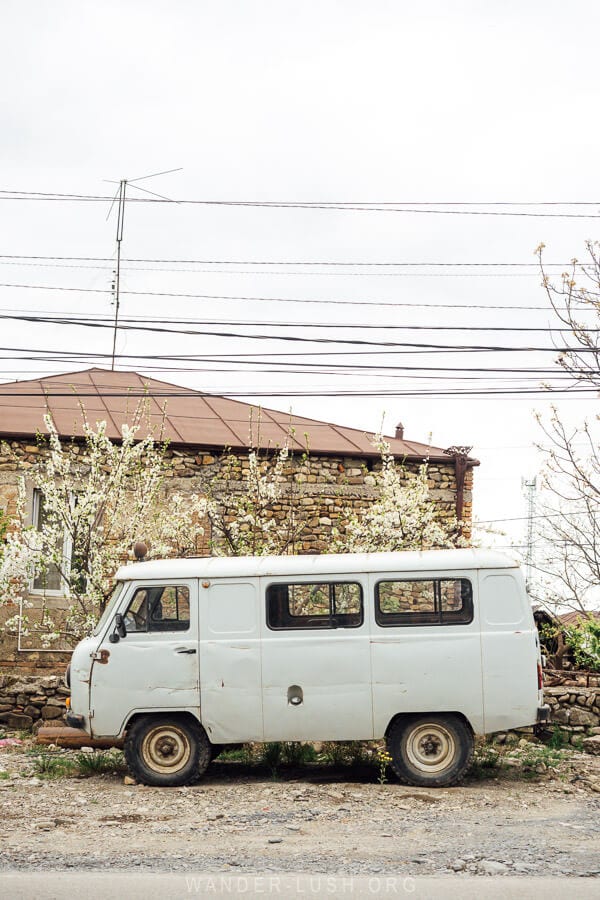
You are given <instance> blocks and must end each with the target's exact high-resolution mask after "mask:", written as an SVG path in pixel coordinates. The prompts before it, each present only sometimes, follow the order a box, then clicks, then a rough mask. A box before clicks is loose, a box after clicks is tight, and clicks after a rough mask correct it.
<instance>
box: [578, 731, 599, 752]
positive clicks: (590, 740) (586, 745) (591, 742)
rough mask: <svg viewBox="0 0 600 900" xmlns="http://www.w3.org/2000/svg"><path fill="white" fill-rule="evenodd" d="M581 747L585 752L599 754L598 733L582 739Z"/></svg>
mask: <svg viewBox="0 0 600 900" xmlns="http://www.w3.org/2000/svg"><path fill="white" fill-rule="evenodd" d="M582 746H583V749H584V750H585V752H586V753H592V754H593V755H594V756H600V734H595V735H593V736H592V737H587V738H584V739H583V742H582Z"/></svg>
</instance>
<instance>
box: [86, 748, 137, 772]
mask: <svg viewBox="0 0 600 900" xmlns="http://www.w3.org/2000/svg"><path fill="white" fill-rule="evenodd" d="M75 764H76V766H77V768H78V770H79V774H80V775H104V774H105V773H115V774H118V773H120V772H125V771H127V767H126V765H125V760H124V758H123V754H122V753H121V751H120V750H109V751H108V752H100V753H98V752H94V753H78V754H77V756H76V757H75Z"/></svg>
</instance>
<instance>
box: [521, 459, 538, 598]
mask: <svg viewBox="0 0 600 900" xmlns="http://www.w3.org/2000/svg"><path fill="white" fill-rule="evenodd" d="M521 488H522V489H523V494H524V496H525V499H526V500H527V543H526V546H525V583H526V585H527V587H529V586H530V584H531V572H532V569H533V563H534V555H535V554H534V547H533V532H534V524H533V523H534V518H535V495H536V490H537V478H536V477H534V478H530V479H529V480H527V479H526V478H522V479H521Z"/></svg>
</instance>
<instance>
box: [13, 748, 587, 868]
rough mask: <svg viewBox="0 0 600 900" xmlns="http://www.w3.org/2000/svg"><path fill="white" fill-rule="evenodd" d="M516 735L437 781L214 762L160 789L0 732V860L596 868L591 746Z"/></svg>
mask: <svg viewBox="0 0 600 900" xmlns="http://www.w3.org/2000/svg"><path fill="white" fill-rule="evenodd" d="M2 743H4V744H5V746H1V744H2ZM522 743H523V746H522V747H516V748H514V749H513V750H512V751H511V752H510V753H509V754H507V755H506V756H501V757H500V758H497V757H496V755H495V751H493V752H490V751H489V749H486V750H484V751H482V752H481V753H480V754H479V761H478V762H477V763H476V765H475V767H474V769H473V771H472V772H471V773H470V775H469V776H468V777H467V779H466V780H465V782H464V783H463V784H462V785H461V786H460V787H455V788H448V789H439V790H429V789H423V788H412V787H405V786H402V785H400V784H398V783H397V782H396V781H395V779H394V778H393V776H391V775H390V776H389V778H390V780H389V782H387V783H384V784H380V783H378V781H377V779H378V771H377V769H376V768H374V767H373V766H371V767H364V766H363V767H362V768H361V767H356V766H354V767H353V766H338V767H337V768H336V767H332V766H325V765H322V764H318V763H317V764H310V765H305V766H303V767H299V768H298V767H297V768H295V769H294V768H289V767H288V768H285V767H284V768H280V769H279V770H278V771H277V773H276V774H275V775H273V774H270V773H269V772H268V770H267V769H265V768H264V767H263V768H260V767H250V766H248V765H247V764H244V763H241V762H235V761H219V760H217V761H215V762H214V763H213V764H212V765H211V766H210V767H209V770H208V773H207V774H206V776H205V777H204V778H203V780H202V781H201V782H200V783H199V784H197V785H195V786H193V787H185V788H171V789H164V788H163V789H161V788H149V787H144V786H141V785H136V784H128V783H125V778H126V776H125V775H124V772H123V770H121V769H119V756H118V754H113V756H112V757H109V760H108V763H109V765H108V767H109V769H111V770H110V771H107V772H105V773H103V774H86V775H82V774H75V773H74V771H71V772H70V773H67V774H65V772H64V771H62V767H63V765H66V764H69V765H70V766H71V767H73V766H76V765H77V760H78V759H79V760H81V757H80V756H78V754H77V753H75V752H74V751H64V750H50V751H48V750H42V749H41V748H35V747H33V746H32V744H31V742H30V741H25V742H21V743H14V744H9V745H6V742H5V741H4V742H0V810H1V816H0V869H2V870H4V871H7V870H11V869H13V870H14V869H19V870H23V869H27V870H49V869H58V870H61V869H62V870H64V869H76V870H92V869H93V870H102V869H112V870H115V869H116V870H119V869H123V870H132V869H133V870H135V871H163V872H165V871H166V872H170V871H180V872H182V871H188V870H190V871H194V872H203V871H204V872H235V873H241V872H260V873H263V874H264V873H268V872H270V871H274V872H275V871H276V872H314V873H325V874H346V875H364V874H398V873H404V874H407V875H409V874H410V875H423V876H425V875H440V874H445V875H450V876H452V877H456V878H460V877H464V876H465V875H466V876H469V875H498V876H502V875H523V876H532V875H534V876H541V875H546V876H548V875H550V876H566V875H571V876H573V875H576V876H583V877H593V876H599V875H600V816H599V808H600V757H594V756H589V755H586V754H583V753H578V752H573V751H571V750H567V751H561V752H560V753H558V751H557V753H555V754H552V753H549V752H548V750H547V748H545V747H535V746H534V745H532V744H527V743H526V742H522ZM502 752H504V751H502ZM98 753H99V752H98V751H95V752H93V753H89V754H87V755H88V758H90V759H91V758H92V757H93V759H95V760H99V762H102V761H104V767H106V765H107V757H106V755H104V756H103V757H99V756H98ZM40 754H42V755H41V756H40ZM511 760H512V761H511ZM57 761H58V762H57ZM65 761H66V763H65ZM94 766H95V763H94V762H89V764H88V765H87V766H86V767H85V770H86V772H88V773H89V771H90V770H92V769H93V768H94ZM99 767H100V765H99ZM129 780H131V779H129Z"/></svg>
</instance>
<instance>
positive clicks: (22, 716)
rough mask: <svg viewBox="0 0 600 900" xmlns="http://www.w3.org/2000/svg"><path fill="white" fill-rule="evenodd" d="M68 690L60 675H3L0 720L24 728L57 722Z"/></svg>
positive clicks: (63, 709) (60, 720)
mask: <svg viewBox="0 0 600 900" xmlns="http://www.w3.org/2000/svg"><path fill="white" fill-rule="evenodd" d="M69 694H70V691H69V689H68V688H67V687H65V685H64V682H63V680H62V678H61V677H60V676H58V675H42V676H39V675H38V676H23V675H0V722H2V723H4V724H6V725H7V726H8V727H9V728H15V729H22V730H25V731H26V730H29V729H31V728H32V727H34V726H35V725H36V724H48V725H58V724H60V723H61V722H62V720H63V716H64V713H65V697H68V696H69Z"/></svg>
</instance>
